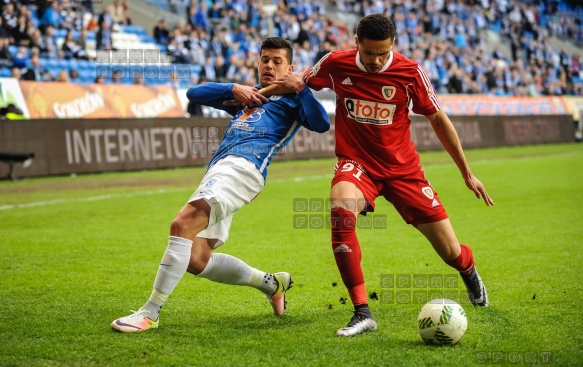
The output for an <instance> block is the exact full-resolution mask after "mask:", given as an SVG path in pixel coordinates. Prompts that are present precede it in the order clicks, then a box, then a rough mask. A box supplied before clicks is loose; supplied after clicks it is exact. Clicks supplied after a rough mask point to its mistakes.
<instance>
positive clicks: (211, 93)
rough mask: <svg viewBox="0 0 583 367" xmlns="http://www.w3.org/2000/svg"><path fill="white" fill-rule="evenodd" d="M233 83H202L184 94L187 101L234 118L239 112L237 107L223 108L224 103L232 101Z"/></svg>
mask: <svg viewBox="0 0 583 367" xmlns="http://www.w3.org/2000/svg"><path fill="white" fill-rule="evenodd" d="M233 85H234V83H203V84H199V85H197V86H194V87H191V88H189V89H188V91H187V92H186V97H187V98H188V100H189V101H192V102H195V103H198V104H201V105H205V106H209V107H213V108H216V109H218V110H222V111H225V112H226V113H228V114H229V115H231V116H234V115H236V114H237V112H238V111H239V107H237V106H225V105H223V102H224V101H227V100H231V99H234V97H233Z"/></svg>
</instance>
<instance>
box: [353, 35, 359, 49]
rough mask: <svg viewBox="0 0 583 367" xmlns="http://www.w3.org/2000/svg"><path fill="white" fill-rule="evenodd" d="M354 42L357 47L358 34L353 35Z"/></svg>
mask: <svg viewBox="0 0 583 367" xmlns="http://www.w3.org/2000/svg"><path fill="white" fill-rule="evenodd" d="M354 43H355V44H356V47H358V36H354Z"/></svg>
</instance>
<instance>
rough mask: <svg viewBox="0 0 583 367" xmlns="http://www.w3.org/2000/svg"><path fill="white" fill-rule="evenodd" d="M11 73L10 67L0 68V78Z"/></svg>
mask: <svg viewBox="0 0 583 367" xmlns="http://www.w3.org/2000/svg"><path fill="white" fill-rule="evenodd" d="M10 75H12V70H10V68H1V69H0V78H7V77H9V76H10Z"/></svg>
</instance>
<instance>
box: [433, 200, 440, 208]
mask: <svg viewBox="0 0 583 367" xmlns="http://www.w3.org/2000/svg"><path fill="white" fill-rule="evenodd" d="M436 206H439V202H438V201H437V200H436V199H433V202H432V203H431V207H432V208H435V207H436Z"/></svg>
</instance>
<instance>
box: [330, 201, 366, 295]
mask: <svg viewBox="0 0 583 367" xmlns="http://www.w3.org/2000/svg"><path fill="white" fill-rule="evenodd" d="M330 220H331V222H332V223H331V224H332V250H333V251H334V258H335V259H336V265H337V266H338V270H339V271H340V275H341V276H342V281H343V282H344V285H345V286H346V288H347V289H348V294H350V299H351V300H352V304H353V305H354V306H358V305H362V304H366V303H368V299H367V295H366V287H365V285H364V275H363V274H362V268H361V267H360V260H361V259H362V253H361V251H360V244H359V243H358V237H356V230H355V228H356V218H355V216H354V213H352V212H349V211H348V210H346V209H344V208H333V209H332V210H331V213H330Z"/></svg>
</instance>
